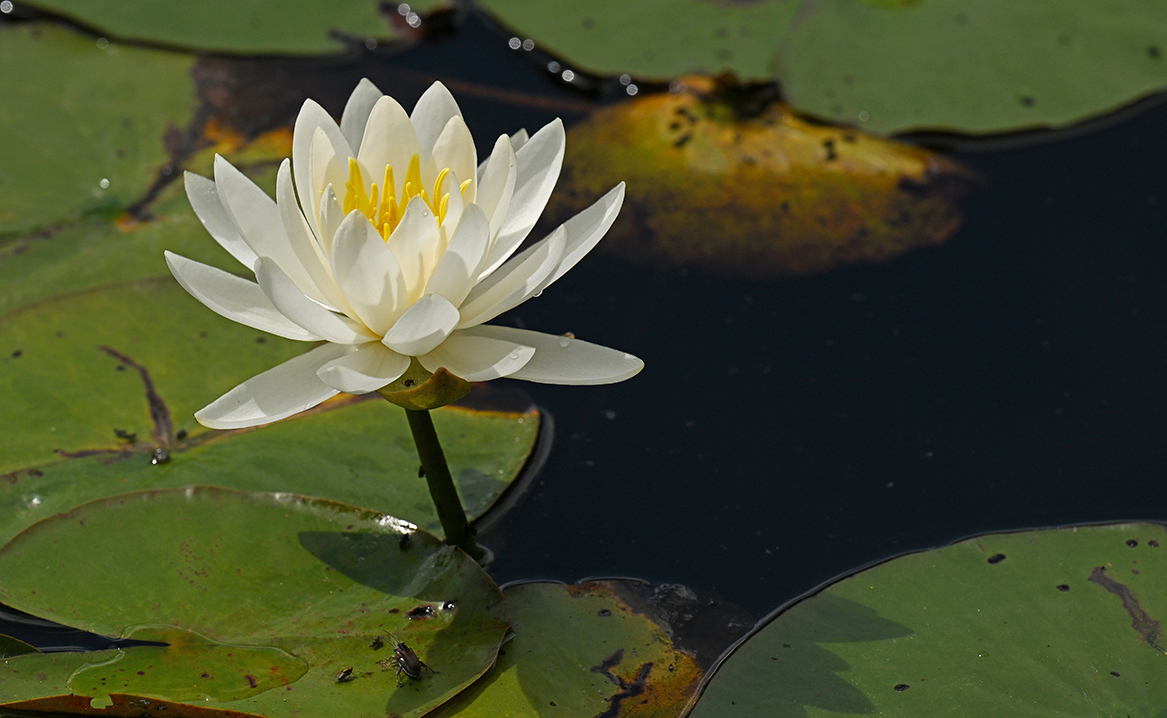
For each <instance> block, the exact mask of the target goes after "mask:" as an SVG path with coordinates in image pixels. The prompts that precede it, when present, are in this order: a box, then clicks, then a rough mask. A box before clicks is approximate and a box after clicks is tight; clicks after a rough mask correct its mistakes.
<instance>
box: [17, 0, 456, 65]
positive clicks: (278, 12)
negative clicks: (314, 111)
mask: <svg viewBox="0 0 1167 718" xmlns="http://www.w3.org/2000/svg"><path fill="white" fill-rule="evenodd" d="M27 4H28V5H29V6H31V7H35V8H37V9H39V10H44V11H47V12H52V13H55V14H59V15H62V16H65V17H68V18H70V19H72V20H75V21H77V22H79V23H82V24H84V25H87V26H89V27H92V28H94V29H96V30H98V31H100V32H103V33H107V34H109V35H110V36H112V37H117V38H119V39H122V40H136V41H139V42H150V43H161V44H165V45H171V46H173V47H181V48H187V49H192V50H199V51H204V52H230V53H246V54H267V53H278V54H305V55H308V54H324V53H338V52H341V51H343V50H345V49H346V47H347V45H346V43H345V38H354V39H357V40H362V41H363V40H366V39H372V40H377V41H386V40H391V39H393V38H396V37H397V36H398V35H399V33H398V32H396V31H395V30H394V25H393V15H396V14H398V13H397V9H396V8H397V4H396V3H393V4H389V5H387V7H386V9H384V10H382V9H380V3H378V2H377V1H376V0H337V1H336V2H330V3H319V2H313V1H312V0H300V1H299V2H288V0H242V1H241V2H231V3H229V4H228V3H223V2H202V3H158V2H154V1H153V0H120V1H119V2H117V3H115V4H110V3H108V2H104V1H103V0H32V1H31V2H28V3H27ZM441 4H442V2H441V0H415V2H412V3H409V7H412V8H413V9H416V10H420V9H426V8H431V7H436V6H439V5H441ZM402 19H404V16H400V15H399V20H402ZM374 47H375V45H374Z"/></svg>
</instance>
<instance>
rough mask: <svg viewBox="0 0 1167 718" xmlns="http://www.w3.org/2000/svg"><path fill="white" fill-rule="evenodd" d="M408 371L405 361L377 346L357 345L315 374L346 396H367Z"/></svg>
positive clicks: (380, 345)
mask: <svg viewBox="0 0 1167 718" xmlns="http://www.w3.org/2000/svg"><path fill="white" fill-rule="evenodd" d="M408 368H409V357H407V356H402V355H401V354H398V353H397V352H395V351H393V350H392V349H389V348H388V347H385V346H383V345H382V344H381V343H380V342H370V343H368V344H362V345H360V346H359V347H358V348H357V350H356V351H355V352H353V353H352V354H345V355H344V356H342V357H339V358H337V359H333V360H332V361H330V362H328V363H327V364H325V365H324V366H322V367H320V369H318V370H317V371H316V376H318V377H319V378H320V381H322V382H324V383H325V384H327V385H329V386H330V387H332V388H333V389H337V390H339V391H344V392H348V393H349V394H368V393H369V392H371V391H376V390H378V389H380V388H381V387H383V386H385V385H386V384H389V383H391V382H393V381H395V380H396V379H397V378H398V377H399V376H401V375H402V374H404V373H405V370H406V369H408Z"/></svg>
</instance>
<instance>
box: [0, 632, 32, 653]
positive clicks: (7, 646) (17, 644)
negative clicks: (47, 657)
mask: <svg viewBox="0 0 1167 718" xmlns="http://www.w3.org/2000/svg"><path fill="white" fill-rule="evenodd" d="M39 652H40V651H38V650H37V649H36V648H34V647H33V646H30V645H28V644H27V643H25V642H24V641H21V640H19V639H16V638H13V637H12V636H4V635H0V658H11V657H12V656H19V655H23V654H25V653H39Z"/></svg>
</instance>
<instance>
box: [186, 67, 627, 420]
mask: <svg viewBox="0 0 1167 718" xmlns="http://www.w3.org/2000/svg"><path fill="white" fill-rule="evenodd" d="M563 146H564V132H563V124H562V123H561V122H560V121H559V120H555V121H553V122H551V123H550V124H548V125H547V126H546V127H544V128H543V129H541V130H539V131H538V132H536V133H535V134H534V135H532V136H530V137H528V136H527V134H526V133H525V132H523V131H520V132H518V133H517V134H515V135H514V136H511V137H507V136H506V135H503V136H501V137H499V138H498V141H497V142H495V144H494V149H493V151H492V152H491V154H490V157H489V158H487V159H486V161H485V162H483V163H482V164H481V165H480V164H479V163H478V159H477V153H476V150H475V147H474V140H473V138H472V137H471V136H470V131H469V130H468V129H467V127H466V123H465V122H464V121H463V119H462V113H461V112H460V111H459V109H458V105H457V103H455V101H454V98H453V96H451V95H450V92H449V91H448V90H447V89H446V88H445V86H443V85H442V84H441V83H434V84H433V85H432V86H431V87H430V88H429V89H428V90H427V91H426V92H425V94H424V95H422V97H421V99H420V100H418V103H417V106H416V107H414V109H413V113H412V114H411V115H410V114H406V112H405V110H404V109H402V107H401V105H399V104H398V103H397V102H396V101H394V100H393V98H391V97H388V96H385V95H383V94H382V93H381V92H380V91H379V90H378V89H377V88H376V87H375V86H374V85H373V84H372V83H371V82H369V81H368V80H362V81H361V83H360V84H359V85H357V88H356V90H354V91H353V94H352V96H351V97H350V98H349V100H348V104H347V105H346V106H345V109H344V114H343V116H342V118H341V121H340V125H339V126H338V125H337V123H336V122H335V121H334V120H333V119H332V118H331V117H329V115H328V113H327V112H325V111H324V109H323V108H321V107H320V105H318V104H316V103H315V102H313V101H312V100H308V101H307V102H305V103H304V107H303V108H302V109H301V110H300V115H299V117H297V119H296V126H295V130H294V134H293V140H292V159H291V163H290V165H291V166H289V161H288V160H284V163H283V164H282V165H281V166H280V170H279V175H278V177H277V180H276V199H275V201H272V199H271V198H270V197H268V196H267V194H266V193H264V192H263V190H261V189H259V187H257V186H256V185H255V184H254V183H253V182H251V180H249V179H247V178H246V177H245V176H244V175H243V174H242V173H241V172H239V170H237V169H235V167H233V166H232V165H231V163H229V162H227V161H226V160H224V159H223V158H221V157H218V156H216V157H215V178H214V180H210V179H207V178H205V177H201V176H199V175H194V174H191V173H187V174H186V191H187V195H188V196H189V197H190V202H191V205H192V206H193V207H194V211H195V213H196V214H197V215H198V216H199V219H200V220H202V222H203V225H205V226H206V228H207V231H208V232H210V234H211V236H212V237H214V238H215V240H216V241H217V242H218V243H219V244H220V245H222V246H223V248H224V249H226V250H227V251H228V252H230V253H231V255H232V256H234V257H235V258H236V259H237V260H239V261H240V262H241V263H242V264H243V265H244V266H246V267H247V268H248V269H250V270H252V271H254V273H255V278H256V281H255V282H252V281H250V280H247V279H242V278H240V277H237V276H235V275H233V274H229V273H227V272H224V271H222V270H219V269H216V268H214V267H210V266H208V265H205V264H201V263H199V262H195V261H192V260H190V259H186V258H185V257H181V256H178V255H176V254H173V253H170V252H167V253H166V262H167V264H168V265H169V266H170V271H171V272H172V273H173V274H174V276H175V278H176V279H178V281H179V283H180V284H181V285H182V286H183V288H185V289H186V290H187V291H188V292H190V294H191V295H193V296H194V297H195V298H196V299H198V300H199V301H201V302H202V303H203V304H205V305H206V306H208V307H209V308H210V309H212V310H213V311H215V312H218V313H219V314H221V315H223V316H224V317H227V318H228V319H232V320H234V321H236V322H239V323H241V324H245V325H247V326H249V327H254V328H256V329H260V330H263V331H265V332H269V333H271V334H275V335H277V336H281V337H286V338H288V339H296V340H300V341H308V342H318V341H322V340H323V341H324V342H325V343H324V344H321V345H320V346H317V347H316V348H314V349H312V350H311V351H309V352H307V353H305V354H303V355H301V356H298V357H296V358H294V359H292V360H290V361H287V362H285V363H283V364H280V365H279V366H277V367H275V368H273V369H269V370H268V371H266V372H264V373H262V374H259V375H258V376H255V377H252V378H251V379H248V380H247V381H245V382H243V383H242V384H240V385H239V386H237V387H235V388H234V389H232V390H231V391H229V392H227V394H225V395H224V396H222V397H221V398H219V399H218V400H217V401H215V402H213V403H212V404H210V405H209V406H207V407H205V408H204V409H202V410H200V411H199V412H197V413H196V414H195V417H196V418H197V419H198V420H199V422H201V423H202V424H204V425H206V426H209V427H211V428H215V429H234V428H242V427H247V426H256V425H259V424H266V423H268V422H272V421H276V420H277V419H282V418H284V417H287V416H290V415H292V414H295V413H297V412H300V411H303V410H305V409H308V408H310V407H313V406H315V405H317V404H319V403H320V402H322V401H324V400H326V399H328V398H330V397H332V396H335V395H336V394H338V393H339V392H349V393H353V394H363V393H368V392H371V391H376V390H378V389H381V388H383V387H385V386H386V385H388V384H390V383H392V382H393V381H395V380H396V379H398V378H399V377H401V375H402V374H403V373H404V372H405V371H406V369H408V368H409V366H410V362H411V357H416V359H417V361H418V362H420V364H421V365H422V366H423V367H424V368H425V369H426V370H427V371H430V372H433V371H436V370H437V369H438V368H439V367H445V368H446V370H447V371H449V372H452V373H453V374H455V375H456V376H459V377H461V378H463V379H465V380H467V381H485V380H488V379H497V378H499V377H512V378H515V379H526V380H528V381H534V382H544V383H551V384H606V383H611V382H618V381H623V380H624V379H628V378H629V377H632V376H633V375H635V374H636V373H637V372H639V371H640V370H641V368H643V366H644V364H643V362H641V361H640V360H639V359H637V358H636V357H634V356H632V355H630V354H626V353H624V352H620V351H616V350H613V349H608V348H606V347H601V346H597V345H595V344H589V343H587V342H582V341H579V340H576V339H573V338H569V337H566V336H562V337H561V336H553V335H548V334H541V333H538V332H533V331H527V330H522V329H514V328H511V327H502V326H487V325H486V324H485V322H488V321H490V320H491V319H493V318H495V317H497V316H498V315H499V314H502V313H503V312H505V311H507V310H509V309H512V308H514V307H516V306H518V305H519V304H520V303H522V302H524V301H526V300H527V299H529V298H531V297H533V296H537V295H538V294H539V293H540V292H542V291H543V289H544V288H546V287H547V286H548V285H549V284H551V283H552V282H554V281H555V280H556V279H558V278H559V277H561V276H562V275H563V274H564V273H565V272H567V270H569V269H571V268H572V267H573V266H574V265H575V263H576V262H578V261H579V260H580V259H582V258H583V256H584V255H585V254H587V253H588V252H589V251H590V250H591V249H592V247H594V246H595V245H596V242H598V241H599V240H600V238H601V237H603V235H604V233H605V232H607V231H608V227H609V226H611V224H612V222H613V220H615V218H616V213H617V212H618V211H619V210H620V205H621V203H622V202H623V199H624V185H623V183H621V184H620V185H619V186H617V187H615V188H614V189H612V190H611V191H610V192H608V194H606V195H604V196H603V197H602V198H600V200H599V201H598V202H596V203H595V204H594V205H592V206H591V207H589V208H588V209H587V210H584V211H583V212H581V213H580V214H578V215H576V216H575V217H573V218H572V219H571V220H569V221H568V222H566V223H564V224H563V225H561V226H560V227H559V228H558V229H556V230H555V231H554V232H552V233H551V234H550V235H549V236H548V237H546V238H545V239H543V240H541V241H539V242H537V243H535V244H533V245H531V246H530V247H529V248H528V249H526V250H524V251H523V252H521V253H519V254H517V255H515V250H516V249H517V248H518V247H519V245H520V244H521V243H522V242H523V239H524V238H525V237H526V236H527V234H528V233H529V232H530V231H531V228H532V227H533V226H534V225H535V222H536V220H537V219H538V218H539V215H540V214H541V213H542V211H543V208H544V206H545V205H546V203H547V199H548V197H549V196H550V194H551V189H552V188H553V187H554V185H555V182H556V180H557V179H558V177H559V170H560V166H561V165H562V163H563ZM297 197H298V198H299V201H298V202H297ZM512 255H514V256H512Z"/></svg>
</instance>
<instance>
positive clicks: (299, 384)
mask: <svg viewBox="0 0 1167 718" xmlns="http://www.w3.org/2000/svg"><path fill="white" fill-rule="evenodd" d="M350 351H352V348H351V347H347V346H343V345H340V344H323V345H321V346H318V347H316V348H315V349H313V350H312V351H310V352H308V353H306V354H301V355H300V356H298V357H296V358H294V359H289V360H288V361H286V362H284V363H283V364H280V365H279V366H277V367H274V368H272V369H268V370H267V371H265V372H264V373H262V374H259V375H257V376H253V377H251V378H250V379H248V380H247V381H245V382H243V383H242V384H240V385H239V386H237V387H235V388H234V389H232V390H231V391H229V392H227V393H226V394H224V395H223V396H221V397H219V398H218V399H216V400H215V401H214V402H212V403H211V404H210V405H208V406H205V407H203V408H202V409H200V410H199V411H196V412H195V418H196V419H198V421H199V423H200V424H202V425H203V426H208V427H210V428H212V429H243V428H246V427H248V426H259V425H260V424H269V423H271V422H273V421H278V420H280V419H283V418H286V417H289V416H291V415H292V414H298V413H299V412H301V411H304V410H305V409H311V408H312V407H314V406H316V405H317V404H319V403H320V402H322V401H324V400H325V399H328V398H330V397H333V396H336V394H337V391H336V389H333V388H332V387H330V386H328V385H327V384H325V383H323V382H322V381H320V379H318V378H317V377H316V370H317V369H319V368H320V366H321V365H322V364H325V363H327V362H330V361H332V360H333V359H336V358H337V357H339V356H342V355H344V354H347V353H348V352H350Z"/></svg>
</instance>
